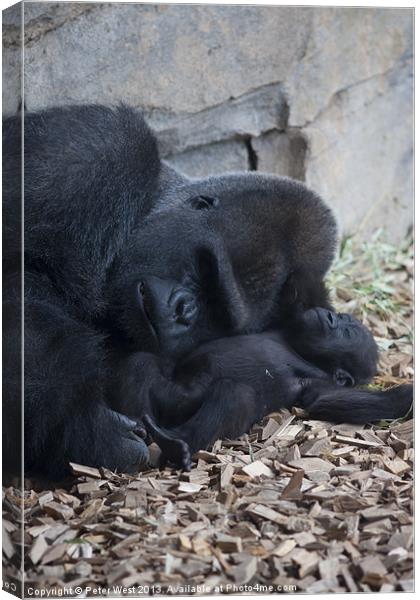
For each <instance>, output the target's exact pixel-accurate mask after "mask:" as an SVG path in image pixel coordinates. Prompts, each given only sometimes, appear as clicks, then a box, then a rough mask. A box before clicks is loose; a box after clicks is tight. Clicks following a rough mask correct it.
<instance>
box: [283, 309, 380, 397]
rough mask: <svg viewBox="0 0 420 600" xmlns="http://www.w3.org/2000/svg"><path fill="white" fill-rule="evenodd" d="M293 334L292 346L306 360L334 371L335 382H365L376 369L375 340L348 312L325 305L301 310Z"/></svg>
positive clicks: (345, 383)
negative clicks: (341, 311)
mask: <svg viewBox="0 0 420 600" xmlns="http://www.w3.org/2000/svg"><path fill="white" fill-rule="evenodd" d="M290 335H291V333H289V336H290ZM293 337H294V339H293V347H294V348H295V349H296V350H297V351H298V352H299V353H300V354H301V355H302V356H304V358H306V359H307V360H310V361H311V362H313V363H315V364H316V365H318V366H319V367H321V368H323V369H325V370H326V371H328V372H330V373H334V376H335V378H336V379H337V383H341V384H343V385H348V384H353V383H366V382H367V381H369V380H370V379H371V378H372V377H373V375H375V373H376V367H377V361H378V355H377V348H376V343H375V340H374V338H373V336H372V334H371V333H370V332H369V331H368V330H367V329H366V328H365V327H363V325H362V323H361V322H360V321H359V320H358V319H356V318H355V317H353V316H352V315H348V314H340V313H334V312H332V311H330V310H327V309H325V308H311V309H309V310H306V311H302V312H301V313H300V314H299V315H298V316H297V317H296V320H295V322H294V324H293ZM340 378H341V379H342V381H341V380H340Z"/></svg>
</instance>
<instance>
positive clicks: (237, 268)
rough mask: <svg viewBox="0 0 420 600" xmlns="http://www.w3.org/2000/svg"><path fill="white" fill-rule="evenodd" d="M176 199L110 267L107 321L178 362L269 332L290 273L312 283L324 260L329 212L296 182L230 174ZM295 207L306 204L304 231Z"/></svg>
mask: <svg viewBox="0 0 420 600" xmlns="http://www.w3.org/2000/svg"><path fill="white" fill-rule="evenodd" d="M177 197H178V199H180V200H179V201H178V204H177V205H176V206H174V207H173V208H171V209H165V210H162V211H161V212H159V211H156V212H154V213H153V214H151V215H150V216H149V217H148V218H147V219H146V221H145V223H144V224H143V226H142V227H141V228H140V229H138V230H137V231H136V232H135V234H133V236H132V238H131V242H130V244H129V245H128V247H127V248H125V250H124V254H123V255H122V256H121V257H120V261H119V263H118V264H117V266H116V279H115V283H116V284H115V290H116V296H114V300H113V305H114V306H115V304H116V305H117V313H116V315H115V318H116V319H117V320H118V321H119V323H120V325H121V326H122V328H123V329H124V331H125V333H126V335H128V337H129V338H130V339H131V341H132V342H133V344H134V345H135V346H136V347H137V348H138V349H139V350H143V351H151V352H156V353H160V354H165V355H170V356H173V357H178V356H180V355H182V354H185V353H188V352H190V351H191V350H192V349H193V348H195V347H196V346H197V345H199V344H201V343H203V342H205V341H208V340H211V339H215V338H218V337H223V336H228V335H233V334H241V333H251V332H260V331H263V330H264V329H266V328H268V327H274V326H275V325H276V324H277V322H278V320H279V319H280V315H281V313H282V310H283V309H284V308H285V307H286V305H287V304H288V303H290V302H294V301H295V300H296V294H297V293H298V292H297V290H296V289H295V288H296V285H297V283H296V282H298V280H299V277H300V278H301V279H302V280H305V276H306V275H307V276H308V277H309V278H310V276H309V273H308V270H309V271H311V272H314V273H316V275H317V276H318V278H319V279H322V275H323V274H324V273H325V271H326V270H327V268H328V266H329V264H330V261H331V258H332V255H333V249H334V242H335V238H334V233H335V229H334V228H335V225H334V221H333V219H332V216H331V215H330V213H329V211H328V209H326V208H325V206H324V205H323V204H321V203H320V201H319V200H318V199H317V198H316V197H314V196H313V195H312V194H311V193H310V192H309V191H308V190H307V189H306V188H305V187H304V186H303V185H301V184H298V183H297V182H292V181H291V180H287V179H280V178H275V177H269V176H264V177H262V176H257V175H255V176H246V175H245V176H244V175H243V174H242V175H236V176H235V175H230V176H224V177H218V178H210V179H208V180H201V181H196V182H191V183H190V184H189V185H188V186H185V188H184V189H182V190H177ZM296 202H300V204H301V205H302V204H304V203H305V202H306V203H307V204H308V206H309V210H311V211H312V216H311V224H312V227H313V229H314V231H311V230H308V228H307V227H306V230H305V211H304V210H302V206H301V207H300V208H301V210H300V212H299V211H297V210H296ZM303 208H305V207H303ZM317 211H318V212H319V215H318V214H317ZM314 223H315V227H314V226H313V225H314ZM323 228H324V229H325V230H326V231H328V237H327V236H324V237H323V238H322V232H321V235H320V229H321V230H322V229H323ZM302 236H303V237H302ZM315 237H316V240H315ZM320 237H321V239H324V240H325V244H321V245H320V244H319V239H320ZM314 244H315V246H314ZM305 261H306V263H305ZM292 275H293V277H294V280H293V281H294V283H293V286H292V287H293V289H289V288H290V286H289V285H288V283H289V280H290V279H291V276H292ZM115 297H116V301H115Z"/></svg>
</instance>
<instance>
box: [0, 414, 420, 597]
mask: <svg viewBox="0 0 420 600" xmlns="http://www.w3.org/2000/svg"><path fill="white" fill-rule="evenodd" d="M413 455H414V451H413V421H406V422H404V423H395V424H394V425H391V426H390V427H388V428H386V429H380V428H378V427H362V426H354V425H332V424H330V423H325V422H321V421H308V420H305V417H304V415H303V413H301V412H300V411H295V412H294V413H293V414H292V413H289V412H287V411H282V412H281V413H275V414H272V415H270V416H269V417H267V418H266V419H265V420H264V421H263V423H262V424H261V425H258V426H256V427H254V429H253V431H252V432H251V433H250V434H249V435H248V436H244V437H243V438H241V439H240V440H236V441H228V440H225V441H223V442H222V441H218V442H216V444H215V445H214V447H213V448H212V451H211V452H207V451H206V452H205V451H200V452H199V453H198V455H197V464H196V466H195V467H194V468H193V469H192V470H191V471H190V472H184V473H181V472H179V471H174V470H171V469H169V468H167V469H164V470H158V469H152V470H148V471H146V472H143V473H140V474H138V475H137V476H128V475H116V474H115V473H112V472H110V471H107V470H104V469H99V470H98V469H93V468H89V467H84V466H81V465H72V469H73V472H74V474H75V478H74V479H72V480H71V481H69V482H68V483H67V484H66V485H63V486H62V487H51V489H48V488H46V487H45V486H43V488H42V489H41V488H39V489H38V491H36V490H37V487H36V485H35V483H34V482H31V481H27V482H26V484H27V487H29V488H30V489H27V490H26V491H25V493H24V498H23V503H24V520H25V534H24V553H25V570H26V577H25V579H26V585H31V586H32V587H33V588H46V587H51V586H53V587H55V588H57V589H58V588H60V587H61V588H64V587H67V588H68V586H69V585H71V586H72V588H73V589H75V588H76V587H77V586H80V587H81V589H82V590H88V592H89V589H92V588H95V587H99V586H106V587H108V588H109V590H110V594H111V595H112V593H114V594H117V595H118V593H120V594H121V591H120V588H121V586H123V587H126V588H132V589H135V590H136V591H137V593H139V594H141V592H146V593H147V592H150V591H151V592H152V593H153V592H155V593H159V592H161V593H165V592H167V593H170V594H171V593H172V594H176V593H204V592H206V593H208V592H216V593H217V592H218V591H221V592H232V593H233V592H235V591H236V592H241V591H254V592H255V591H257V592H258V591H280V590H282V591H290V592H293V591H296V592H299V591H303V592H307V593H309V592H312V593H317V592H328V591H332V592H346V591H350V592H359V591H366V592H367V591H394V590H396V591H398V590H402V591H409V590H410V591H411V590H412V589H413V547H412V544H413V517H412V515H413V488H412V477H413V475H412V464H413ZM21 505H22V498H21V495H20V493H19V491H18V490H17V489H16V488H14V487H8V488H6V489H5V491H4V502H3V506H4V520H3V531H4V552H5V554H6V556H7V558H8V564H7V565H6V567H5V570H4V576H5V577H6V578H7V577H9V578H16V577H17V569H18V567H19V554H18V547H17V544H18V543H19V539H20V536H21V533H20V531H19V529H18V527H17V524H16V519H17V516H18V514H19V510H20V507H21ZM259 586H260V587H259ZM264 586H272V588H273V589H272V590H270V589H268V590H267V589H264ZM88 595H89V593H88Z"/></svg>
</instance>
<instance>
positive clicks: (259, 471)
mask: <svg viewBox="0 0 420 600" xmlns="http://www.w3.org/2000/svg"><path fill="white" fill-rule="evenodd" d="M242 470H243V471H244V473H246V474H247V475H249V476H250V477H252V478H254V477H274V472H273V471H272V470H271V469H270V468H269V467H267V465H265V464H264V463H263V462H262V461H261V460H256V461H254V462H252V463H250V464H249V465H247V466H246V467H243V468H242Z"/></svg>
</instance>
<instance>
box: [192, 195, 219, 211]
mask: <svg viewBox="0 0 420 600" xmlns="http://www.w3.org/2000/svg"><path fill="white" fill-rule="evenodd" d="M189 203H190V205H191V208H194V209H195V210H209V208H216V206H218V205H219V200H218V199H217V198H210V197H209V196H195V197H194V198H190V200H189Z"/></svg>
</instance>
